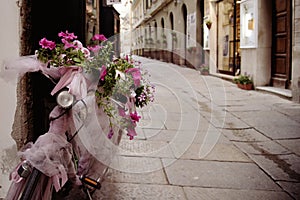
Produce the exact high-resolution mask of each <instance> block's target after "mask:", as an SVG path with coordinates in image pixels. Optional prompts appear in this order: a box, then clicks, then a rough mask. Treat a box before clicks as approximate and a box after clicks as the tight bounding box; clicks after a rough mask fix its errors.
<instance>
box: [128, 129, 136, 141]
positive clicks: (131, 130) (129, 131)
mask: <svg viewBox="0 0 300 200" xmlns="http://www.w3.org/2000/svg"><path fill="white" fill-rule="evenodd" d="M127 135H128V136H129V139H130V140H133V138H134V136H137V134H136V132H135V130H134V129H133V128H127Z"/></svg>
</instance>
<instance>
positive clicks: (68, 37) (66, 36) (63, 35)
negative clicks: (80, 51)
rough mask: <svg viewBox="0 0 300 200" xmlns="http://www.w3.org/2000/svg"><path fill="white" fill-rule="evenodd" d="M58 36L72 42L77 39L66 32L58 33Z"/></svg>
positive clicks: (72, 34)
mask: <svg viewBox="0 0 300 200" xmlns="http://www.w3.org/2000/svg"><path fill="white" fill-rule="evenodd" d="M58 36H59V37H62V38H64V39H66V40H69V41H70V40H74V39H76V38H77V36H76V35H74V33H69V32H68V31H66V32H65V33H64V32H60V33H59V34H58Z"/></svg>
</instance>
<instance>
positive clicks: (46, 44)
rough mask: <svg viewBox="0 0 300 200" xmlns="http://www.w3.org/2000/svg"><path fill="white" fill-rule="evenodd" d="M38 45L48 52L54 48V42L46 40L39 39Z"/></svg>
mask: <svg viewBox="0 0 300 200" xmlns="http://www.w3.org/2000/svg"><path fill="white" fill-rule="evenodd" d="M39 44H40V45H41V46H42V48H44V49H50V50H53V49H54V48H55V46H56V44H55V42H53V41H50V40H47V39H46V38H43V39H41V40H40V42H39Z"/></svg>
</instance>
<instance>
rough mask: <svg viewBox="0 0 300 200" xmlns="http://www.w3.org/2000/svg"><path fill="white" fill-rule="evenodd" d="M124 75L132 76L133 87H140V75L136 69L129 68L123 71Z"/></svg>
mask: <svg viewBox="0 0 300 200" xmlns="http://www.w3.org/2000/svg"><path fill="white" fill-rule="evenodd" d="M125 73H130V74H131V75H132V78H133V82H134V85H135V86H140V83H141V78H142V75H141V71H140V70H139V69H138V68H129V69H127V70H125Z"/></svg>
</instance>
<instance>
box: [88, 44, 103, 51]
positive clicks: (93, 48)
mask: <svg viewBox="0 0 300 200" xmlns="http://www.w3.org/2000/svg"><path fill="white" fill-rule="evenodd" d="M101 48H102V46H100V45H95V46H88V49H89V50H90V51H92V52H94V53H97V52H98V51H99V50H100V49H101Z"/></svg>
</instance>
